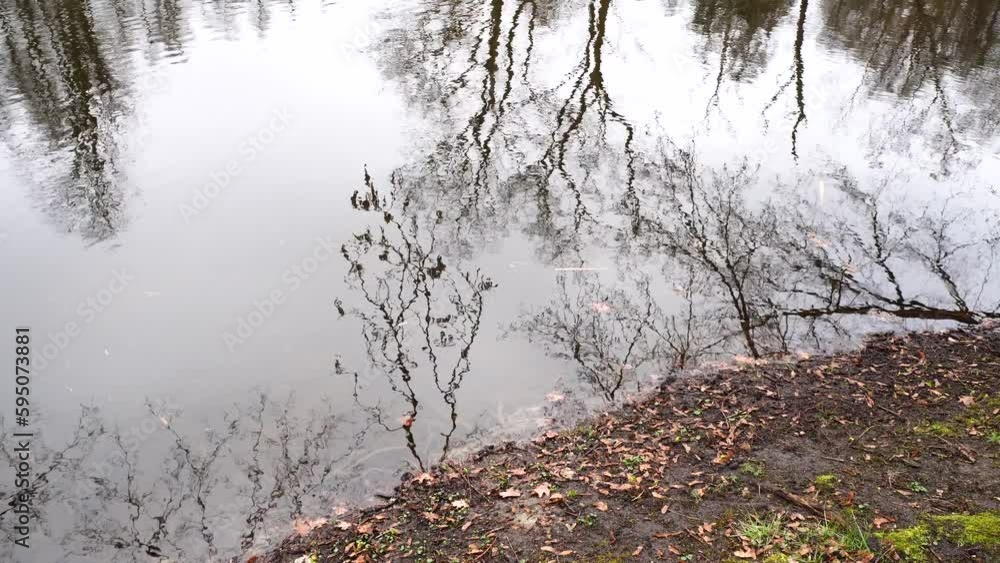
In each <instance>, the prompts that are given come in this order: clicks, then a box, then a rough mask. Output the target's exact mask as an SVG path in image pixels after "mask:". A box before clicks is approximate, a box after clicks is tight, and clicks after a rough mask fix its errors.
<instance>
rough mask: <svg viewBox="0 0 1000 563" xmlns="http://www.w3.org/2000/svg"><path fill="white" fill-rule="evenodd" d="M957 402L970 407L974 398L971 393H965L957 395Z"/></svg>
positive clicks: (974, 400)
mask: <svg viewBox="0 0 1000 563" xmlns="http://www.w3.org/2000/svg"><path fill="white" fill-rule="evenodd" d="M958 402H959V403H962V404H963V405H965V406H967V407H971V406H972V405H973V404H974V403H975V402H976V398H975V397H973V396H972V395H965V396H963V397H959V398H958Z"/></svg>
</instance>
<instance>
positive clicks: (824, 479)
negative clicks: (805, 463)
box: [813, 473, 840, 493]
mask: <svg viewBox="0 0 1000 563" xmlns="http://www.w3.org/2000/svg"><path fill="white" fill-rule="evenodd" d="M839 481H840V479H838V478H837V476H836V475H832V474H829V473H827V474H825V475H817V476H816V478H815V479H813V485H816V489H817V490H819V491H822V492H824V493H829V492H832V491H833V490H834V489H836V488H837V483H838V482H839Z"/></svg>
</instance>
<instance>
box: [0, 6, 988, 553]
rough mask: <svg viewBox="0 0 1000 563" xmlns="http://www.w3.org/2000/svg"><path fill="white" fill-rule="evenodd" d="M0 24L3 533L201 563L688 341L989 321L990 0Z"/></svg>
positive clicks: (683, 359)
mask: <svg viewBox="0 0 1000 563" xmlns="http://www.w3.org/2000/svg"><path fill="white" fill-rule="evenodd" d="M0 30H2V39H3V41H2V46H0V87H2V90H0V140H2V142H0V187H2V189H0V261H2V264H3V272H4V274H3V276H2V277H0V307H2V313H3V314H2V318H3V320H4V322H5V323H6V328H3V330H5V331H8V344H7V345H6V346H4V347H2V351H0V357H2V358H4V361H5V363H6V364H8V365H10V364H12V363H14V360H15V346H16V345H15V334H14V329H15V327H30V328H31V335H32V337H31V348H32V350H31V354H32V366H31V372H32V373H31V384H30V386H31V387H30V392H31V395H30V397H31V415H30V421H29V422H30V424H29V429H30V430H31V431H32V432H33V433H34V438H33V442H32V449H33V459H32V469H31V475H30V483H31V484H30V488H31V490H32V491H33V493H34V499H33V504H32V511H33V512H32V514H31V517H32V520H31V522H32V523H31V546H32V547H31V548H30V550H24V549H22V548H19V547H16V546H14V545H13V543H12V542H13V540H14V539H16V537H17V534H16V533H15V531H14V526H15V523H16V518H17V515H16V514H14V512H13V508H11V507H6V508H4V509H0V523H2V533H3V535H4V536H5V541H4V542H3V545H2V546H0V553H2V556H3V558H4V559H5V560H9V559H10V558H13V560H15V561H44V562H55V561H60V562H64V561H65V562H76V561H81V562H82V561H88V562H89V561H94V562H102V563H103V562H110V561H205V560H209V561H230V560H231V558H234V557H237V556H238V555H239V554H241V553H251V552H260V551H261V550H263V549H266V547H267V546H268V545H273V544H274V543H275V542H277V541H280V539H281V538H282V537H283V536H284V535H286V534H287V533H289V531H290V529H291V523H292V522H293V521H294V520H296V519H308V518H316V517H321V516H328V515H330V514H331V513H334V512H336V511H339V510H340V509H341V508H342V507H344V506H346V505H355V504H365V503H371V502H374V501H375V500H376V497H375V495H376V494H378V493H381V494H385V493H389V492H391V490H392V487H393V486H394V484H395V483H396V482H398V478H399V476H400V474H401V473H402V472H404V471H420V470H421V469H423V468H427V467H429V466H430V465H432V464H434V463H436V462H438V461H439V460H442V459H447V458H448V457H450V456H458V455H461V453H462V451H468V450H469V449H470V448H473V447H475V446H476V445H477V444H484V443H489V442H495V441H499V440H503V439H507V438H517V437H523V436H526V435H531V434H532V433H537V432H539V431H540V429H543V428H547V427H549V426H551V425H559V424H566V423H569V422H570V421H572V420H573V419H574V418H575V417H577V416H579V415H580V414H581V413H585V412H590V411H592V410H593V409H600V408H606V407H609V406H612V405H613V404H615V403H619V402H621V401H623V400H627V399H628V398H629V397H631V396H633V395H635V394H636V393H639V392H642V391H643V390H648V389H650V388H652V387H654V386H655V385H656V383H657V382H658V381H661V380H662V379H663V378H665V377H668V376H670V375H672V374H674V373H677V372H678V371H679V370H682V369H685V368H691V367H695V366H698V365H703V364H704V363H705V362H716V361H727V360H729V359H731V358H733V357H734V356H750V357H753V356H769V355H773V354H797V353H814V352H817V351H820V352H821V351H830V350H835V349H839V348H843V347H847V346H852V345H856V344H857V341H858V338H859V337H860V336H862V335H863V334H865V333H869V332H871V331H884V330H904V329H914V328H945V327H949V326H955V325H958V324H963V325H975V324H978V323H981V322H983V321H986V320H988V319H990V318H997V317H1000V261H998V259H1000V256H998V252H997V251H998V246H1000V192H998V183H1000V182H998V179H1000V128H998V127H1000V41H998V37H1000V4H998V3H997V2H996V1H995V0H955V1H953V2H936V3H925V2H920V1H917V0H884V1H882V2H870V1H864V0H796V1H792V0H742V1H741V0H658V1H648V0H647V1H642V0H566V1H561V0H479V1H476V0H391V1H390V0H375V1H372V0H369V1H365V2H361V1H353V2H351V1H339V0H335V1H328V2H321V1H320V0H315V1H301V0H283V1H269V0H258V1H257V2H243V1H231V0H205V1H199V0H189V1H185V0H140V1H138V2H136V1H134V0H0ZM14 400H15V398H14V380H13V377H11V378H9V382H8V383H5V384H4V385H3V386H2V387H0V401H2V407H0V413H2V414H3V416H4V420H3V424H2V426H3V432H4V443H3V446H4V455H5V456H7V460H6V461H7V462H9V463H3V464H2V467H3V470H2V471H0V491H2V492H3V494H4V495H5V496H7V497H8V498H9V497H10V496H11V495H12V494H14V483H15V475H14V471H13V470H10V471H8V467H15V466H16V459H15V457H14V456H15V454H14V447H15V446H16V440H15V439H14V438H13V436H12V434H13V433H14V432H16V431H18V430H23V428H20V427H18V426H16V425H15V412H14Z"/></svg>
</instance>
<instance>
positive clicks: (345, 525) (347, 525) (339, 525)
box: [334, 520, 354, 530]
mask: <svg viewBox="0 0 1000 563" xmlns="http://www.w3.org/2000/svg"><path fill="white" fill-rule="evenodd" d="M334 526H336V527H337V528H340V529H341V530H350V529H351V527H352V526H354V524H351V523H350V522H345V521H343V520H341V521H339V522H337V523H336V524H334Z"/></svg>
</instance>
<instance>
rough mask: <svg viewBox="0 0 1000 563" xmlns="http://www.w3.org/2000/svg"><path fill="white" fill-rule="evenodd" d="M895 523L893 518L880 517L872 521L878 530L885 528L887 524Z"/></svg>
mask: <svg viewBox="0 0 1000 563" xmlns="http://www.w3.org/2000/svg"><path fill="white" fill-rule="evenodd" d="M894 521H895V520H893V519H892V518H886V517H884V516H878V517H876V518H875V519H874V520H872V524H875V527H876V528H881V527H882V526H885V525H886V524H888V523H890V522H894Z"/></svg>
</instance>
